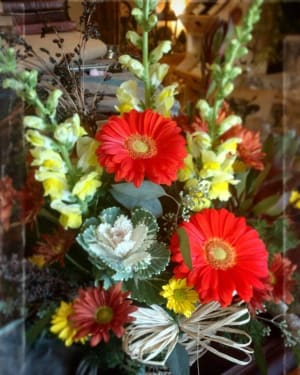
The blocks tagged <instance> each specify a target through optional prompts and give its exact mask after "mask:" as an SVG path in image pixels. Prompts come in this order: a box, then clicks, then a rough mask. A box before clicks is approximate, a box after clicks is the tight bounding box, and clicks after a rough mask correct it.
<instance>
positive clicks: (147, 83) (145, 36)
mask: <svg viewBox="0 0 300 375" xmlns="http://www.w3.org/2000/svg"><path fill="white" fill-rule="evenodd" d="M143 13H144V21H145V20H146V19H148V16H149V0H144V3H143ZM142 54H143V66H144V89H145V108H149V107H150V101H151V86H150V79H149V58H148V57H149V56H148V55H149V32H148V31H146V29H145V26H144V27H143V50H142Z"/></svg>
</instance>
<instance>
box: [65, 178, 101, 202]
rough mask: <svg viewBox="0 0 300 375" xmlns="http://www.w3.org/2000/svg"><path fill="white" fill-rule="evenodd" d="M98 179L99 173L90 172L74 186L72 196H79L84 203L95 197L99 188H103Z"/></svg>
mask: <svg viewBox="0 0 300 375" xmlns="http://www.w3.org/2000/svg"><path fill="white" fill-rule="evenodd" d="M98 178H99V175H98V173H97V172H90V173H88V174H86V175H84V176H82V177H81V178H80V179H79V181H77V182H76V184H75V185H74V187H73V189H72V194H73V195H75V196H77V197H78V198H79V199H81V200H82V201H84V200H85V199H86V198H88V197H91V196H93V195H94V194H95V192H96V190H97V188H98V187H100V186H101V182H100V181H99V180H98Z"/></svg>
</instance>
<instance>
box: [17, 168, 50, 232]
mask: <svg viewBox="0 0 300 375" xmlns="http://www.w3.org/2000/svg"><path fill="white" fill-rule="evenodd" d="M28 163H29V162H28ZM34 174H35V169H34V168H30V169H29V170H28V173H27V176H26V182H25V185H24V187H23V188H22V189H21V190H20V191H19V192H18V198H19V201H20V204H21V207H22V213H21V214H22V221H23V222H24V223H26V224H28V223H31V225H33V223H34V221H35V219H36V216H37V215H38V213H39V212H40V210H41V208H42V206H43V205H44V197H43V185H42V184H41V183H40V182H39V181H37V180H36V179H35V176H34Z"/></svg>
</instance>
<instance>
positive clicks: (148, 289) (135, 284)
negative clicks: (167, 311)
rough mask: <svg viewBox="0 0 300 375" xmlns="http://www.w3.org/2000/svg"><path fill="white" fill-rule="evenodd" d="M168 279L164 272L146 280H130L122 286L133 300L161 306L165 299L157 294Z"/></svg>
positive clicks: (168, 275) (168, 276)
mask: <svg viewBox="0 0 300 375" xmlns="http://www.w3.org/2000/svg"><path fill="white" fill-rule="evenodd" d="M170 277H171V275H170V274H168V273H167V272H164V273H161V274H160V275H157V276H152V277H151V279H148V280H140V279H137V278H135V279H130V280H128V281H126V282H125V283H124V285H125V287H126V289H128V290H130V291H131V296H132V298H133V299H136V300H138V301H139V302H144V303H146V304H148V305H152V304H157V305H161V304H163V303H164V302H165V299H164V298H163V297H161V296H160V294H159V293H160V292H161V291H162V286H163V285H165V284H166V283H167V280H169V279H170Z"/></svg>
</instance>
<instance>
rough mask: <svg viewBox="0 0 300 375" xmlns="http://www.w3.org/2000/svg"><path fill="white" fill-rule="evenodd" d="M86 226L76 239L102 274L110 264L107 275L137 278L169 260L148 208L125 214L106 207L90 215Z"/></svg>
mask: <svg viewBox="0 0 300 375" xmlns="http://www.w3.org/2000/svg"><path fill="white" fill-rule="evenodd" d="M85 227H86V229H85V230H84V231H83V232H82V233H80V234H79V235H78V236H77V241H78V242H79V244H80V245H81V246H82V247H83V249H84V250H85V251H87V253H88V254H89V256H90V261H91V262H92V263H93V264H94V265H95V266H96V267H97V268H98V269H100V270H101V273H102V276H103V277H104V274H105V271H106V270H107V269H108V268H110V270H109V278H112V279H113V280H116V281H119V280H123V281H127V280H129V279H135V281H136V282H137V281H138V280H145V279H149V278H150V277H151V276H152V275H154V274H159V273H160V272H161V271H163V270H164V269H165V268H166V266H167V265H168V263H169V251H168V249H167V248H166V246H165V244H163V243H161V242H159V241H157V239H156V236H157V232H158V224H157V222H156V218H155V217H154V216H153V215H152V214H151V213H150V212H149V211H146V210H144V209H142V208H135V209H133V210H132V212H131V217H130V218H128V217H127V216H125V215H124V214H123V213H122V211H121V210H120V209H119V208H117V207H109V208H107V209H105V210H103V211H102V212H101V213H100V215H99V217H98V218H96V217H94V218H89V219H88V220H87V221H86V226H85Z"/></svg>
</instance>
